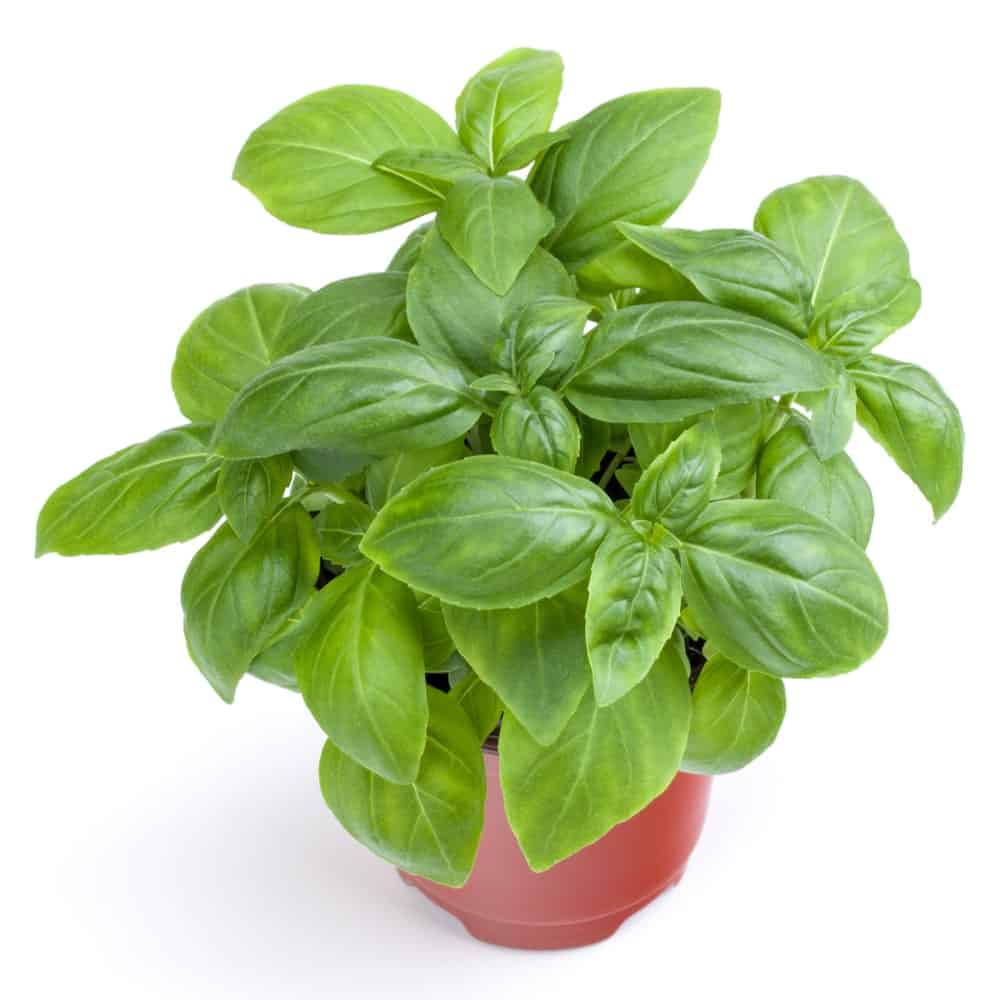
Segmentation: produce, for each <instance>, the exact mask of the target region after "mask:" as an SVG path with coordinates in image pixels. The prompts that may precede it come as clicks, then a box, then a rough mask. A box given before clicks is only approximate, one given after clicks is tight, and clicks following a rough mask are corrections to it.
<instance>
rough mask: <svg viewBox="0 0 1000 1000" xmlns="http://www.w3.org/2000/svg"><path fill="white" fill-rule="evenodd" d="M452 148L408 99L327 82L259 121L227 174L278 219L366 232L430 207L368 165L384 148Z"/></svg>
mask: <svg viewBox="0 0 1000 1000" xmlns="http://www.w3.org/2000/svg"><path fill="white" fill-rule="evenodd" d="M402 148H414V149H426V148H433V149H441V150H451V151H454V152H459V151H460V146H459V144H458V139H457V137H456V136H455V134H454V132H452V130H451V129H450V128H449V127H448V125H447V124H446V123H445V121H444V120H443V119H442V118H441V117H439V116H438V114H437V113H436V112H434V111H432V110H431V109H430V108H428V107H427V106H426V105H424V104H421V103H420V101H417V100H414V98H412V97H409V96H407V95H406V94H401V93H400V92H399V91H396V90H386V89H384V88H382V87H366V86H346V87H332V88H330V89H329V90H322V91H320V92H319V93H316V94H310V95H309V96H308V97H304V98H302V100H300V101H296V102H295V103H294V104H291V105H289V106H288V107H287V108H285V109H284V110H282V111H279V112H278V113H277V114H276V115H275V116H274V117H273V118H271V119H270V120H269V121H267V122H265V123H264V124H263V125H261V126H260V128H258V129H257V130H256V131H255V132H254V133H253V134H252V135H251V136H250V138H249V139H247V141H246V145H244V147H243V149H242V150H241V152H240V155H239V159H238V160H237V161H236V167H235V168H234V170H233V176H234V177H235V178H236V180H238V181H239V182H240V184H242V185H243V186H244V187H245V188H248V189H249V190H250V191H252V192H253V193H254V194H255V195H256V196H257V197H258V198H259V199H260V201H261V204H263V206H264V207H265V208H266V209H267V210H268V211H269V212H270V213H271V214H272V215H275V216H277V217H278V218H279V219H281V220H282V222H287V223H289V224H291V225H293V226H302V227H303V228H305V229H313V230H315V231H316V232H320V233H371V232H375V231H376V230H379V229H389V228H390V227H391V226H396V225H399V223H401V222H406V221H407V220H408V219H415V218H416V217H417V216H418V215H424V214H425V213H427V212H433V211H434V209H435V208H436V207H437V202H438V199H437V197H436V196H434V195H432V194H429V193H428V192H427V191H425V190H424V189H423V188H420V187H418V186H417V185H415V184H412V183H410V182H409V181H405V180H402V179H401V178H399V177H391V176H389V175H388V174H384V173H382V172H381V171H379V170H376V169H375V168H374V167H373V164H374V163H375V161H376V160H377V159H378V158H379V157H380V156H381V155H382V154H383V153H387V152H389V150H391V149H402Z"/></svg>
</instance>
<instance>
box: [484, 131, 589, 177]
mask: <svg viewBox="0 0 1000 1000" xmlns="http://www.w3.org/2000/svg"><path fill="white" fill-rule="evenodd" d="M569 137H570V132H569V129H565V128H561V129H557V130H556V131H555V132H540V133H538V134H536V135H529V136H528V137H527V138H526V139H522V140H521V142H519V143H518V144H517V145H516V146H512V147H511V148H510V149H509V150H508V151H507V152H506V153H504V155H503V156H502V157H501V158H500V160H499V162H498V163H497V165H496V167H494V169H493V172H494V173H495V174H509V173H510V172H511V171H512V170H520V169H521V167H526V166H527V165H528V164H529V163H531V161H532V160H536V159H537V158H538V157H539V156H541V154H542V153H544V152H545V150H547V149H549V148H551V147H552V146H558V145H559V143H561V142H565V141H566V140H567V139H568V138H569Z"/></svg>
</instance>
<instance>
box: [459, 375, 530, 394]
mask: <svg viewBox="0 0 1000 1000" xmlns="http://www.w3.org/2000/svg"><path fill="white" fill-rule="evenodd" d="M469 388H470V389H479V390H480V391H481V392H520V390H521V387H520V386H519V385H518V384H517V383H516V382H515V381H514V380H513V379H512V378H511V377H510V375H506V374H493V375H480V376H479V378H477V379H473V380H472V381H471V382H470V383H469Z"/></svg>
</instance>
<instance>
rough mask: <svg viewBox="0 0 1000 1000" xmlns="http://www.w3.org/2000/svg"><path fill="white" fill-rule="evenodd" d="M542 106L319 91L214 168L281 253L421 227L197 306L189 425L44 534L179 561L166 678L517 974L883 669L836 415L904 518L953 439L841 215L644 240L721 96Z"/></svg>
mask: <svg viewBox="0 0 1000 1000" xmlns="http://www.w3.org/2000/svg"><path fill="white" fill-rule="evenodd" d="M561 81H562V62H561V60H560V58H559V57H558V56H557V55H556V54H555V53H552V52H543V51H536V50H531V49H517V50H515V51H512V52H509V53H507V54H506V55H504V56H502V57H501V58H499V59H497V60H496V61H495V62H493V63H490V64H489V65H488V66H486V67H484V68H483V69H482V70H480V71H479V72H478V73H476V74H475V76H473V77H472V79H471V80H470V81H469V82H468V83H467V84H466V86H465V88H464V89H463V90H462V92H461V94H460V95H459V97H458V101H457V108H456V112H457V113H456V127H455V128H454V129H453V128H452V127H451V126H450V125H449V124H448V123H447V122H446V121H445V120H444V119H443V118H441V117H440V116H439V115H438V114H437V113H435V112H434V111H432V110H431V109H430V108H428V107H426V106H425V105H424V104H422V103H420V102H419V101H417V100H415V99H414V98H412V97H409V96H407V95H406V94H403V93H399V92H396V91H393V90H386V89H382V88H379V87H371V86H340V87H334V88H332V89H330V90H325V91H322V92H320V93H317V94H313V95H311V96H308V97H305V98H303V99H302V100H300V101H297V102H296V103H294V104H291V105H290V106H288V107H286V108H285V109H284V110H282V111H279V112H278V113H277V114H276V115H275V116H274V117H273V118H271V119H269V120H268V121H266V122H265V123H264V124H263V125H261V126H260V127H259V128H258V129H257V130H256V131H255V132H253V133H252V135H251V136H250V137H249V139H248V140H247V142H246V144H245V146H244V147H243V149H242V151H241V152H240V154H239V157H238V159H237V161H236V168H235V178H236V180H237V181H239V182H240V183H241V184H242V185H243V186H245V187H246V188H248V189H249V190H250V191H251V192H252V193H253V194H254V195H256V197H257V198H258V199H259V200H260V202H261V203H262V204H263V205H264V207H265V208H266V209H267V210H268V211H269V212H270V213H272V214H273V215H274V216H276V217H277V218H279V219H281V220H282V221H284V222H287V223H289V224H291V225H294V226H300V227H303V228H306V229H311V230H315V231H317V232H321V233H341V234H353V233H368V232H373V231H376V230H383V229H387V228H390V227H392V226H397V225H400V224H401V223H405V222H408V221H410V220H413V219H417V218H418V217H421V216H432V218H431V220H430V221H426V222H424V223H422V224H421V225H419V226H418V227H417V228H415V229H413V230H412V231H411V232H410V233H409V234H408V235H407V236H406V239H405V240H404V241H403V243H402V245H401V246H400V248H399V251H398V252H397V253H396V255H395V256H394V257H393V259H392V260H391V262H390V263H389V266H388V268H387V269H386V270H385V271H384V272H380V273H376V274H364V275H360V276H357V277H349V278H343V279H339V280H335V281H333V282H332V283H331V284H328V285H326V286H325V287H323V288H320V289H318V290H316V291H310V290H308V289H306V288H302V287H299V286H297V285H287V284H270V285H254V286H251V287H249V288H244V289H242V290H240V291H237V292H235V293H233V294H232V295H229V296H227V297H226V298H223V299H220V300H219V301H218V302H215V303H214V304H212V305H210V306H209V307H208V308H207V309H206V310H205V311H204V312H203V313H201V315H199V316H198V317H197V318H196V319H195V320H194V322H193V323H192V324H191V326H190V328H189V329H188V330H187V331H186V332H185V333H184V335H183V336H182V337H181V339H180V344H179V346H178V348H177V356H176V361H175V363H174V367H173V378H172V381H173V390H174V394H175V396H176V398H177V403H178V406H179V408H180V411H181V413H182V414H183V416H184V419H185V420H186V421H187V422H185V423H183V424H181V425H179V426H177V427H175V428H173V429H170V430H166V431H164V432H163V433H161V434H158V435H156V436H155V437H153V438H151V439H150V440H148V441H143V442H141V443H138V444H133V445H130V446H128V447H126V448H124V449H123V450H121V451H118V452H116V453H115V454H113V455H111V456H110V457H109V458H105V459H103V460H101V461H99V462H97V463H96V464H95V465H93V466H91V467H90V468H89V469H87V470H86V471H84V472H82V473H81V474H80V475H79V476H77V477H76V478H75V479H72V480H70V481H69V482H68V483H66V484H65V485H63V486H61V487H59V489H57V490H56V491H55V492H54V493H53V494H52V496H51V497H50V498H49V499H48V501H47V502H46V503H45V505H44V508H43V510H42V512H41V516H40V518H39V523H38V540H37V551H38V553H39V554H42V553H46V552H58V553H61V554H63V555H81V554H91V553H115V554H121V553H128V552H135V551H138V550H141V549H155V548H159V547H160V546H163V545H167V544H170V543H174V542H183V541H186V540H188V539H191V538H194V537H195V536H196V535H199V534H202V533H203V532H208V531H212V532H213V533H212V535H211V537H210V538H209V540H208V541H207V542H206V543H205V544H204V545H203V546H202V548H200V549H199V550H198V551H197V552H196V553H195V555H194V558H193V559H192V561H191V564H190V567H189V569H188V570H187V573H186V575H185V577H184V581H183V586H182V588H181V601H182V604H183V609H184V628H185V634H186V638H187V644H188V648H189V650H190V654H191V658H192V659H193V660H194V663H195V664H196V665H197V667H198V669H199V670H200V671H201V672H202V673H203V674H204V676H205V678H206V679H207V680H208V682H209V683H210V684H211V685H212V687H213V688H214V689H215V691H216V692H217V693H218V695H219V696H220V697H221V698H222V699H223V700H225V701H227V702H231V701H232V700H233V698H234V695H235V694H236V691H237V687H238V685H239V684H240V683H241V681H243V680H244V678H245V677H246V676H247V675H249V676H250V677H255V678H258V679H260V680H263V681H268V682H271V683H274V684H278V685H281V686H283V687H286V688H290V689H292V690H293V691H297V692H299V693H300V694H301V697H302V699H303V701H304V703H305V706H306V708H307V709H308V711H309V712H310V713H311V714H312V716H313V717H314V719H315V721H316V722H317V723H318V724H319V726H320V728H321V729H322V730H323V732H324V733H325V734H326V737H327V742H326V745H325V749H324V750H323V753H322V758H321V761H320V783H321V786H322V792H323V795H324V796H325V798H326V801H327V803H328V804H329V806H330V809H331V810H332V811H333V813H334V814H335V815H336V817H337V818H338V819H339V820H340V822H341V823H342V824H343V826H344V827H345V828H346V829H347V830H348V831H349V833H350V834H351V835H352V836H354V837H355V838H357V839H358V840H359V841H361V843H363V844H365V845H366V846H367V847H369V848H371V849H372V850H373V851H375V852H376V853H377V854H379V855H381V856H382V857H383V858H386V859H387V860H389V861H390V862H391V863H393V864H395V865H397V866H399V867H400V869H402V871H403V872H404V873H405V877H406V878H407V879H409V880H410V881H412V882H413V883H414V884H416V885H418V886H419V887H420V888H421V889H422V890H423V891H424V892H425V893H427V894H428V895H429V896H431V897H432V898H434V899H435V900H436V901H438V902H439V903H440V904H441V905H443V906H445V907H447V908H448V909H450V910H452V911H453V912H455V913H457V914H458V915H459V916H461V917H462V919H463V920H465V922H466V923H467V925H468V926H469V928H470V929H471V930H472V931H473V933H476V934H479V935H480V936H482V937H485V938H487V939H488V940H494V941H499V942H502V943H508V944H518V945H525V946H529V947H545V946H560V945H567V944H578V943H583V942H587V941H592V940H596V939H598V938H600V937H602V936H605V935H607V934H609V933H611V932H612V931H613V930H614V929H615V928H616V927H617V926H618V924H620V923H621V921H622V920H623V919H624V917H625V916H627V915H628V913H630V912H633V911H634V910H635V909H637V908H638V907H639V906H641V905H643V904H644V903H645V902H646V901H648V900H649V899H650V898H652V897H653V896H654V895H656V893H657V892H659V891H660V890H662V889H663V888H664V887H665V886H667V885H669V884H671V883H672V882H674V881H676V879H677V878H679V877H680V873H681V872H682V871H683V867H684V863H685V861H686V860H687V856H688V854H689V853H690V851H691V849H692V848H693V846H694V842H695V840H696V838H697V836H698V832H699V829H700V826H701V822H702V818H703V816H704V811H705V805H706V802H707V795H708V783H709V781H710V780H711V779H710V776H711V775H714V774H719V773H723V772H728V771H733V770H735V769H737V768H740V767H742V766H744V765H745V764H747V763H748V762H750V761H751V760H753V759H754V758H755V757H756V756H757V755H758V754H760V753H761V752H762V751H763V750H765V749H766V748H767V747H768V746H769V745H770V744H771V742H772V741H773V740H774V738H775V736H776V734H777V732H778V728H779V726H780V725H781V722H782V716H783V714H784V710H785V694H784V683H785V681H786V680H788V679H799V678H808V677H824V676H829V675H831V674H838V673H841V672H843V671H847V670H853V669H854V668H855V667H858V666H859V665H860V664H862V663H864V662H865V661H866V660H867V659H869V658H870V657H871V656H872V655H873V654H874V653H875V651H876V650H877V649H878V648H879V645H880V644H881V642H882V640H883V638H884V636H885V634H886V627H887V610H886V598H885V594H884V592H883V589H882V586H881V584H880V582H879V578H878V576H877V575H876V573H875V570H874V569H873V567H872V564H871V563H870V561H869V559H868V557H867V556H866V554H865V546H866V543H867V542H868V538H869V533H870V531H871V527H872V517H873V506H872V496H871V492H870V490H869V488H868V485H867V483H866V482H865V479H864V478H863V477H862V475H861V473H860V472H859V471H858V469H857V468H856V466H855V464H854V462H853V461H852V460H851V458H850V457H849V456H848V455H847V454H846V453H845V451H844V446H845V445H846V444H847V442H848V440H849V438H850V437H851V434H852V431H853V428H854V425H855V422H858V423H860V424H861V426H862V427H863V428H864V430H865V431H867V432H868V433H869V434H870V435H871V436H872V437H873V438H874V439H875V441H877V442H878V443H879V444H880V445H881V446H882V447H883V448H884V449H885V451H886V453H887V454H888V456H889V457H890V458H891V459H893V460H894V461H895V462H896V464H897V465H898V466H899V467H900V468H901V469H902V470H903V472H905V473H906V474H907V475H908V476H909V477H910V478H911V479H912V480H913V482H914V483H915V484H916V486H917V487H918V489H919V490H920V491H921V492H922V493H923V495H924V496H925V497H926V498H927V500H928V501H929V503H930V505H931V508H932V510H933V512H934V516H935V517H940V516H941V515H942V514H944V513H945V511H947V510H948V508H949V507H950V506H951V504H952V501H953V500H954V499H955V496H956V493H957V491H958V488H959V482H960V479H961V469H962V446H963V435H962V425H961V422H960V419H959V415H958V412H957V410H956V408H955V406H954V404H953V403H952V402H951V400H950V399H949V398H948V396H947V395H946V394H945V393H944V391H943V390H942V389H941V387H940V385H939V384H938V383H937V382H936V381H935V379H934V378H933V376H931V375H930V374H929V373H928V372H926V371H924V370H923V369H922V368H920V367H918V366H917V365H915V364H911V363H909V362H904V361H896V360H893V359H892V358H890V357H887V356H886V355H885V354H883V353H882V352H881V349H880V348H881V344H882V341H884V340H885V339H886V338H887V337H888V336H889V335H890V334H891V333H893V332H894V331H896V330H898V329H899V328H900V327H902V326H904V325H905V324H907V323H908V322H909V321H910V320H911V319H913V317H914V314H915V313H916V312H917V309H918V307H919V304H920V286H919V285H918V284H917V282H916V281H915V280H914V278H913V277H912V276H911V274H910V265H909V259H908V254H907V249H906V246H905V245H904V243H903V241H902V239H901V238H900V236H899V233H898V232H897V230H896V227H895V226H894V224H893V222H892V220H891V219H890V218H889V216H888V215H887V214H886V211H885V209H884V208H883V207H882V205H881V203H880V202H879V201H877V200H876V198H875V197H874V196H873V195H872V194H871V193H870V192H869V191H868V190H867V189H866V188H865V187H864V186H863V185H862V184H861V183H859V182H858V181H856V180H852V179H850V178H847V177H840V176H830V177H813V178H810V179H808V180H803V181H800V182H799V183H795V184H791V185H790V186H788V187H783V188H780V189H779V190H777V191H775V192H773V193H772V194H770V195H768V196H767V197H766V198H765V199H764V200H763V202H762V203H761V205H760V207H759V209H758V210H757V214H756V216H755V218H754V228H753V229H752V230H749V229H714V230H706V231H698V230H690V229H674V228H665V227H664V226H663V225H662V224H663V223H664V222H665V220H666V219H667V218H668V217H669V216H670V215H671V214H672V213H673V212H674V210H675V209H676V208H677V207H678V205H679V204H680V203H681V201H682V200H683V199H684V197H685V196H686V195H687V193H688V191H689V190H690V189H691V187H692V185H693V184H694V182H695V180H696V178H697V177H698V174H699V171H700V170H701V168H702V165H703V164H704V162H705V159H706V157H707V156H708V152H709V147H710V145H711V143H712V139H713V137H714V135H715V131H716V122H717V116H718V111H719V95H718V94H717V93H716V92H715V91H714V90H709V89H675V90H669V89H668V90H653V91H647V92H644V93H635V94H629V95H627V96H624V97H619V98H617V99H615V100H612V101H609V102H608V103H606V104H603V105H601V106H600V107H598V108H596V109H595V110H593V111H591V112H590V113H589V114H586V115H584V116H583V117H582V118H580V119H579V120H577V121H575V122H573V123H571V124H569V125H567V126H564V127H561V128H558V129H554V130H553V129H552V118H553V113H554V111H555V107H556V102H557V99H558V96H559V91H560V87H561ZM529 165H530V169H529V170H528V171H527V173H526V174H525V171H524V170H523V169H522V168H528V167H529ZM497 733H498V734H499V735H498V738H497V736H496V734H497ZM484 743H485V746H484ZM477 852H478V853H477Z"/></svg>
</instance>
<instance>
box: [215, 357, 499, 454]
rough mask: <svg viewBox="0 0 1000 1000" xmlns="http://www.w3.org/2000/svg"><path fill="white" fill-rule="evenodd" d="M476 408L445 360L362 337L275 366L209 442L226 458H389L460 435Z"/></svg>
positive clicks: (244, 393)
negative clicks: (341, 454)
mask: <svg viewBox="0 0 1000 1000" xmlns="http://www.w3.org/2000/svg"><path fill="white" fill-rule="evenodd" d="M480 410H481V406H480V404H479V402H478V400H477V399H476V397H475V396H474V395H473V394H472V393H470V392H469V391H468V389H467V387H466V385H465V381H464V379H463V378H462V375H461V374H460V373H459V371H458V370H457V369H456V368H454V367H453V366H452V365H451V363H450V362H448V361H446V360H445V359H443V358H438V357H435V356H434V355H432V354H429V353H428V352H426V351H424V350H422V349H421V348H419V347H417V346H416V345H415V344H407V343H404V342H402V341H399V340H390V339H388V338H385V337H360V338H359V339H357V340H347V341H342V342H341V343H338V344H325V345H323V346H321V347H310V348H308V349H307V350H305V351H299V352H298V353H297V354H293V355H291V356H289V357H287V358H283V359H282V360H281V361H278V362H276V363H275V364H273V365H271V367H270V368H268V369H267V370H266V371H264V372H262V373H261V374H260V375H258V376H257V378H255V379H253V380H252V381H251V382H249V383H248V384H247V385H246V386H245V387H244V388H243V389H242V390H241V391H240V393H239V395H238V396H237V397H236V398H235V399H234V400H233V403H232V405H231V406H230V408H229V410H228V411H227V413H226V415H225V417H224V418H223V420H222V423H221V424H220V425H219V430H218V433H217V435H216V439H215V442H214V443H215V446H216V448H217V449H218V451H219V452H220V453H221V454H223V455H225V456H226V457H228V458H254V457H258V456H265V455H274V454H277V453H278V452H285V451H293V450H295V449H300V448H334V449H337V450H343V451H351V452H355V453H361V452H365V453H367V452H376V453H381V454H388V453H390V452H395V451H404V450H406V449H408V448H431V447H433V446H435V445H438V444H444V442H446V441H451V440H453V439H455V438H457V437H461V436H462V435H463V434H464V433H465V432H466V431H467V430H468V429H469V428H470V427H471V426H472V425H473V424H474V423H475V422H476V420H478V419H479V413H480Z"/></svg>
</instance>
